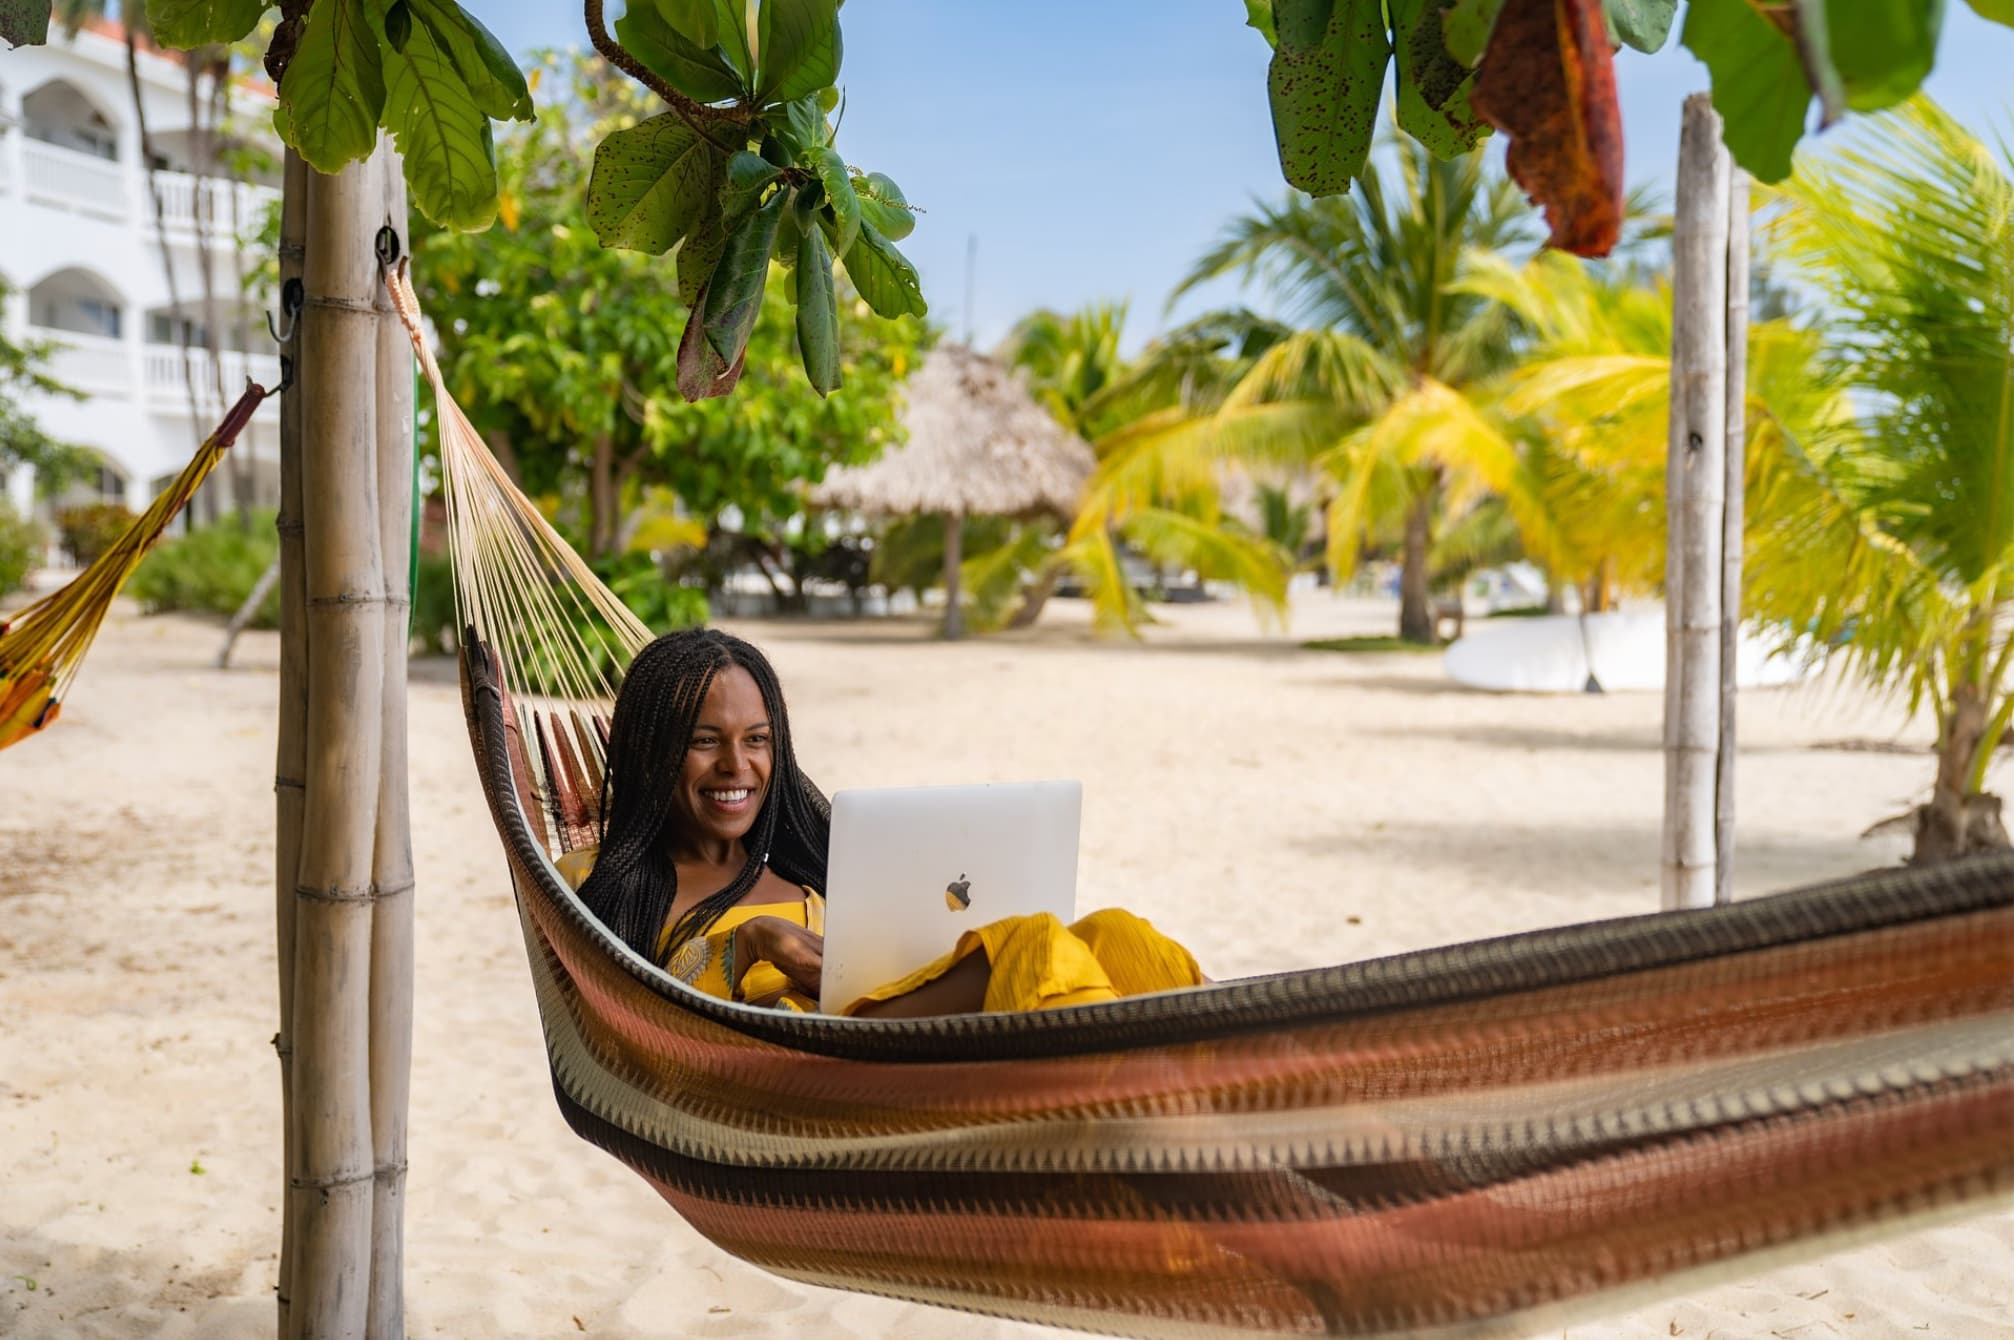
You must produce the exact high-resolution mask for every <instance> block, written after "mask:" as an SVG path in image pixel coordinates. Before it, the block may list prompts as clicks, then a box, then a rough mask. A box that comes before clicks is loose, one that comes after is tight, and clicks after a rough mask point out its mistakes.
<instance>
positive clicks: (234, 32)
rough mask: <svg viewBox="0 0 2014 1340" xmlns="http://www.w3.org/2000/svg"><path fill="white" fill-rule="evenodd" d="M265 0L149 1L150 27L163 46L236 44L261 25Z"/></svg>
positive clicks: (182, 47)
mask: <svg viewBox="0 0 2014 1340" xmlns="http://www.w3.org/2000/svg"><path fill="white" fill-rule="evenodd" d="M265 12H266V0H149V3H148V5H147V26H148V27H149V28H151V29H152V30H153V33H154V40H155V41H157V42H159V43H160V44H161V45H162V46H164V47H175V48H178V49H181V50H187V49H188V48H190V47H200V46H206V45H208V44H209V43H212V42H235V41H237V40H238V39H239V38H241V37H243V36H244V35H245V34H246V33H249V32H251V31H252V29H254V28H256V27H258V26H259V16H260V15H262V14H264V13H265Z"/></svg>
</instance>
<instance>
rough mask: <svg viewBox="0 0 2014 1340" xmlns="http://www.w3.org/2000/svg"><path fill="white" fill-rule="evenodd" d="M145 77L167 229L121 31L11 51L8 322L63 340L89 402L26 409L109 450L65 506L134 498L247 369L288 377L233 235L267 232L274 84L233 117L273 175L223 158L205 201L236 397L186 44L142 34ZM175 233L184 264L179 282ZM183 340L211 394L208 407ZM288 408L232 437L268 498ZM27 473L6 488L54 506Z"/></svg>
mask: <svg viewBox="0 0 2014 1340" xmlns="http://www.w3.org/2000/svg"><path fill="white" fill-rule="evenodd" d="M139 76H140V89H141V96H142V97H143V98H144V100H145V104H146V110H147V131H148V138H149V140H150V141H151V143H152V148H153V153H154V159H155V165H156V167H157V168H158V169H160V170H159V171H157V172H156V173H155V181H156V183H157V185H158V187H159V189H160V192H161V197H162V206H163V208H162V212H161V218H162V221H161V226H160V230H159V232H158V233H157V230H156V225H155V220H154V209H153V205H152V203H151V201H150V199H149V194H148V183H147V175H146V172H145V171H144V167H143V163H142V156H141V148H140V144H141V140H140V127H139V121H138V119H137V118H136V117H135V115H134V108H133V93H132V85H131V83H130V82H129V80H128V75H127V61H126V45H125V41H124V38H123V36H122V34H121V33H120V30H119V29H118V27H117V26H116V25H114V24H109V23H100V24H97V25H94V26H92V27H88V28H86V29H84V30H83V31H81V32H79V33H78V34H77V35H76V37H75V38H74V39H65V38H64V36H63V35H62V34H61V32H60V30H59V29H57V28H52V30H51V32H50V35H49V44H48V45H47V46H39V47H36V46H29V47H21V48H18V49H14V50H5V49H0V279H4V280H5V281H6V289H7V294H8V296H7V299H6V309H5V311H4V313H0V320H4V322H5V327H4V329H5V331H6V333H7V335H8V337H9V338H10V339H12V340H14V341H16V342H19V341H22V340H24V339H25V340H47V341H52V342H57V343H60V344H61V345H62V348H61V350H60V352H58V353H57V354H56V356H55V357H54V358H53V359H52V360H51V361H50V363H49V364H48V366H47V369H46V370H47V371H48V372H50V373H51V374H52V375H53V376H55V377H56V378H57V379H58V380H60V381H62V382H64V383H66V384H68V385H69V386H71V387H74V388H75V389H77V390H78V391H81V392H83V393H84V395H85V397H86V398H85V399H84V400H82V401H77V400H71V399H67V398H46V399H40V400H37V401H34V402H31V403H30V404H29V405H28V409H29V410H30V411H31V412H32V413H33V414H34V416H35V417H36V419H37V420H38V421H39V422H40V424H41V425H42V427H43V429H44V430H45V431H47V432H48V433H49V434H50V436H52V437H54V438H56V439H58V440H60V441H65V442H70V443H74V444H76V445H79V446H85V447H90V448H93V449H95V450H96V451H97V452H98V453H99V455H100V456H101V458H102V468H101V469H100V471H99V477H98V479H97V481H96V483H95V487H86V488H84V489H82V490H73V492H72V493H71V494H69V495H66V496H65V498H63V499H60V500H57V501H58V502H71V501H81V500H84V498H88V497H91V496H97V497H102V498H105V499H109V500H112V501H117V502H122V503H124V504H125V505H126V506H128V507H130V508H133V509H134V510H135V511H137V510H139V509H141V508H143V507H145V506H146V504H147V502H148V501H149V500H150V499H151V498H152V497H153V496H154V495H155V493H157V492H158V491H159V490H160V488H161V487H162V485H164V484H165V483H166V482H167V480H168V479H169V478H171V477H172V476H173V475H175V474H176V473H177V472H178V471H179V470H180V469H181V468H182V466H183V465H184V464H186V463H187V462H188V459H189V457H190V456H191V455H192V454H193V453H194V451H195V449H196V447H197V445H198V444H200V443H201V441H202V440H203V438H204V437H205V436H207V435H208V433H209V432H210V430H211V429H212V428H213V427H214V426H215V424H216V421H217V420H218V419H219V418H221V417H222V414H223V410H224V408H225V405H226V403H227V401H228V400H234V399H236V398H237V396H238V394H239V392H241V391H242V390H243V389H244V385H245V381H246V378H247V377H250V378H251V379H252V380H255V381H257V382H259V383H260V384H261V385H265V386H271V385H272V384H273V383H274V381H275V380H276V379H277V378H278V376H279V357H278V349H277V347H276V346H275V345H274V343H273V341H272V338H271V336H270V335H269V334H268V333H267V329H266V321H265V315H264V312H265V310H266V306H267V304H266V302H264V301H261V300H260V299H258V298H256V297H255V298H254V299H251V300H247V299H246V298H245V297H244V296H242V294H243V290H242V288H241V286H240V283H239V280H238V276H237V273H236V270H237V268H238V266H237V265H236V264H234V260H233V251H234V248H233V241H232V239H233V236H234V235H242V236H256V235H257V233H258V231H259V227H260V224H261V221H262V219H263V218H264V216H265V213H266V211H267V210H268V208H269V207H270V206H271V204H272V203H273V202H275V201H277V200H278V199H279V192H278V190H277V189H275V188H276V187H277V184H278V179H277V175H276V173H277V161H278V153H279V144H278V139H277V137H276V136H274V135H273V132H272V123H271V109H272V97H271V93H270V90H268V89H265V88H264V86H263V85H261V86H259V87H255V88H249V89H248V88H243V87H239V88H237V89H235V90H234V91H233V94H232V102H233V109H234V113H235V115H234V116H233V118H232V124H233V126H234V127H235V128H237V129H238V130H239V131H240V132H241V133H244V134H249V135H252V136H256V137H258V138H259V140H260V141H262V142H270V148H271V157H272V158H273V160H274V164H275V166H274V171H273V172H272V173H261V174H259V175H260V176H261V178H262V180H261V181H260V182H258V183H256V184H254V183H249V182H244V181H240V182H236V183H234V182H231V181H229V180H227V174H226V173H225V172H224V170H223V169H222V168H221V167H217V168H214V169H213V172H214V174H215V175H214V176H213V177H212V179H211V181H210V182H209V183H207V189H206V192H205V195H206V197H207V198H206V200H205V201H204V202H202V203H205V204H207V207H208V213H207V214H206V216H205V220H206V224H207V228H208V231H209V233H210V253H211V255H210V266H209V269H210V275H211V286H212V290H213V294H214V298H213V301H214V308H215V311H216V313H217V325H218V326H219V327H220V330H219V345H220V347H221V348H222V349H223V350H224V351H225V352H224V353H223V355H222V359H221V362H222V368H221V371H222V374H223V378H222V380H223V388H224V393H225V396H226V397H227V400H220V399H219V397H218V393H217V372H218V369H217V367H216V366H215V365H214V364H213V363H212V361H211V358H210V355H209V354H208V352H207V351H206V350H205V348H204V345H205V344H206V343H207V340H206V337H205V334H204V331H203V284H202V278H201V276H202V269H201V268H200V265H199V258H200V255H201V253H200V251H199V250H198V233H197V221H198V218H197V213H196V210H197V206H198V204H199V201H198V195H197V178H196V177H195V176H194V175H192V173H191V172H190V169H191V168H192V167H194V166H195V164H194V163H193V161H192V159H191V151H192V148H193V143H192V136H191V133H190V132H191V128H192V125H191V118H190V110H189V94H188V76H187V73H186V71H185V68H184V67H183V65H182V64H181V63H180V62H179V60H178V59H177V58H175V57H174V56H173V55H170V54H163V53H161V52H157V51H153V50H150V49H147V48H145V47H143V48H142V49H141V51H140V55H139ZM240 82H241V83H242V82H243V81H240ZM205 96H206V95H205ZM164 240H165V242H166V244H167V249H168V253H169V255H170V256H171V257H172V262H173V265H174V269H175V283H174V286H173V288H172V289H171V287H170V284H169V280H168V275H167V272H166V266H165V265H164V263H163V257H162V242H163V241H164ZM259 256H260V253H259V252H257V251H251V252H249V253H248V254H247V255H246V256H245V257H244V259H243V262H242V263H243V265H244V266H246V267H248V268H252V269H256V264H257V260H258V259H259ZM171 292H172V293H173V294H174V295H175V297H176V298H179V303H178V302H177V301H175V300H174V299H173V298H171V297H170V294H171ZM184 342H186V343H187V344H188V346H190V347H189V348H188V352H187V356H188V358H189V360H190V366H189V368H188V372H189V373H190V374H193V380H194V382H195V386H196V391H197V405H198V408H197V413H196V414H195V415H193V416H192V415H191V413H190V406H189V393H188V389H187V385H186V379H185V375H184V363H183V359H184ZM277 420H278V414H277V404H276V402H274V401H268V402H267V403H266V404H265V405H264V406H263V407H262V408H261V410H260V412H259V414H258V416H257V417H256V418H255V419H254V421H253V424H252V426H251V427H250V428H249V429H248V430H247V431H246V433H245V434H244V435H243V436H241V437H240V438H239V440H238V445H237V446H236V447H234V448H233V449H232V451H233V453H234V455H238V456H239V457H240V458H241V462H249V463H250V464H249V467H248V466H247V465H246V464H243V463H241V464H240V465H239V466H238V467H237V468H239V469H246V468H249V469H250V470H251V472H252V479H253V481H254V487H255V492H256V493H257V495H258V500H259V501H260V502H262V503H264V504H266V505H271V504H272V502H273V501H274V500H275V499H276V498H277V487H276V475H277V464H276V463H277V459H278V450H279V442H278V427H277ZM231 468H232V466H231V463H230V459H229V458H227V459H226V464H225V465H224V466H220V467H219V469H218V470H217V472H216V473H215V474H214V475H212V477H211V480H210V483H209V485H208V486H206V489H205V492H204V494H203V495H199V497H198V500H197V503H196V504H195V505H194V506H193V507H192V509H191V511H192V513H193V514H194V517H195V519H198V520H201V519H206V518H207V517H209V516H212V515H215V514H216V512H217V511H218V510H220V509H221V508H223V507H226V506H228V505H229V499H230V496H231V495H230V479H229V474H230V470H231ZM14 474H15V476H16V477H15V478H13V479H8V480H5V481H0V484H4V487H5V490H6V493H7V495H8V496H9V497H11V498H12V500H13V502H14V505H15V508H16V510H17V511H23V512H25V511H30V510H34V511H39V512H42V513H43V514H45V515H46V514H47V513H48V512H49V511H50V510H52V507H53V505H54V504H52V503H50V502H48V501H44V502H41V503H39V504H38V503H36V501H35V496H34V494H35V490H34V481H33V480H32V479H30V478H28V477H27V475H28V471H26V470H16V471H15V472H14ZM80 493H81V494H82V495H83V496H82V497H79V496H78V495H79V494H80Z"/></svg>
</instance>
